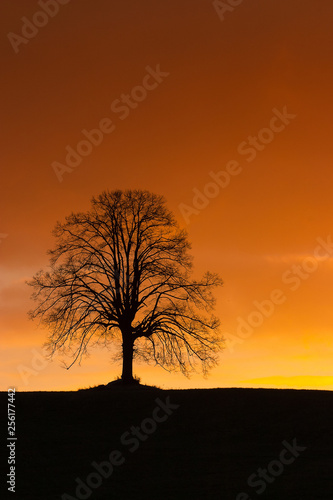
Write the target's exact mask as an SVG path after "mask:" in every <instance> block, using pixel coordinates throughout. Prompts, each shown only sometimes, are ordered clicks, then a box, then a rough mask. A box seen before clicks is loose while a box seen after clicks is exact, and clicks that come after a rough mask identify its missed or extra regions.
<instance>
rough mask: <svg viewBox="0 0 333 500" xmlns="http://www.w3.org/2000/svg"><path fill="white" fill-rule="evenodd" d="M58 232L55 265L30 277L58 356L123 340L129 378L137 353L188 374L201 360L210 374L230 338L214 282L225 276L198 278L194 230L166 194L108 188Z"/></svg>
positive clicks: (38, 312)
mask: <svg viewBox="0 0 333 500" xmlns="http://www.w3.org/2000/svg"><path fill="white" fill-rule="evenodd" d="M53 233H54V236H55V238H56V246H55V248H54V249H53V250H50V251H49V252H48V253H49V254H50V270H49V271H39V272H38V273H37V274H36V275H35V276H34V277H33V278H32V280H30V281H28V284H29V285H30V286H32V287H33V288H34V291H33V295H32V298H33V299H34V300H35V301H36V302H37V305H36V308H35V309H34V310H33V311H30V313H29V314H30V317H31V318H33V319H34V318H39V320H40V322H41V324H42V325H44V326H47V327H48V329H49V330H50V335H49V338H48V341H47V343H46V345H47V346H48V348H49V352H50V356H51V357H52V355H53V354H54V353H55V352H56V351H60V352H64V353H65V354H70V355H71V356H72V358H73V360H72V362H71V363H70V365H69V366H68V368H69V367H70V366H72V365H73V364H74V363H75V362H76V361H77V360H78V361H79V362H80V361H81V359H82V355H83V354H86V353H87V347H88V344H91V343H93V344H100V343H103V344H104V345H107V346H109V345H111V343H112V342H116V341H117V338H118V339H119V340H121V342H122V349H121V354H120V356H121V357H122V361H123V367H122V381H123V382H124V383H131V382H133V380H134V379H133V357H138V358H141V359H143V360H145V361H146V362H155V363H156V364H158V365H160V366H162V367H164V368H165V369H167V370H171V369H180V371H181V372H182V373H183V374H185V375H188V373H189V372H191V371H193V370H195V368H196V365H197V362H199V363H201V368H202V371H203V373H204V374H206V373H207V371H208V370H209V369H210V368H211V367H212V366H213V365H215V364H216V361H217V353H218V351H219V350H220V348H221V341H222V339H221V336H220V334H219V330H218V327H219V320H218V319H217V318H216V317H215V316H214V315H213V313H212V311H213V308H214V303H215V299H214V297H213V295H212V289H213V288H214V287H217V286H221V285H222V280H221V278H220V277H219V276H218V275H216V274H212V273H209V272H207V273H206V274H205V275H204V276H203V278H202V279H200V280H199V281H198V280H193V279H191V277H190V275H191V271H192V257H191V256H190V255H189V253H188V250H189V249H190V244H189V242H188V240H187V234H186V232H185V231H184V230H181V229H180V228H179V227H178V225H177V223H176V221H175V218H174V216H173V215H172V213H171V212H169V211H168V210H167V208H166V206H165V200H164V198H163V197H161V196H158V195H155V194H152V193H150V192H148V191H139V190H135V191H131V190H128V191H124V192H123V191H113V192H108V191H106V192H103V193H102V194H101V195H100V196H98V197H97V198H93V199H92V206H91V210H90V211H88V212H85V213H76V214H74V213H72V214H71V215H69V216H68V217H67V218H66V220H65V222H64V223H60V222H58V223H57V224H56V227H55V229H54V231H53ZM204 310H206V311H207V312H208V314H205V313H203V311H204Z"/></svg>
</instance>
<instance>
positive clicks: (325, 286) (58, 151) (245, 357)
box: [0, 0, 333, 391]
mask: <svg viewBox="0 0 333 500" xmlns="http://www.w3.org/2000/svg"><path fill="white" fill-rule="evenodd" d="M223 3H224V4H227V5H228V1H227V0H225V2H212V1H211V0H177V1H162V0H140V2H138V1H137V0H122V1H121V2H120V1H118V2H115V1H110V0H94V1H89V0H80V1H78V0H62V1H60V0H58V1H57V2H56V0H49V2H48V1H47V0H44V1H43V0H40V2H39V3H38V2H37V1H32V0H28V1H27V0H24V1H23V0H15V1H14V2H13V1H12V0H2V2H1V45H0V47H1V57H2V84H3V88H2V92H1V111H2V132H1V139H2V147H1V157H2V161H1V164H2V167H1V198H0V205H1V214H2V216H1V224H0V270H1V275H0V298H1V304H0V307H1V324H0V339H1V340H0V341H1V349H0V372H1V387H0V389H1V390H7V388H8V387H13V386H14V387H16V388H17V390H20V391H34V390H75V389H77V388H80V387H88V386H93V385H96V384H104V383H108V382H109V381H111V380H113V379H114V378H115V377H116V376H117V375H120V373H121V366H120V365H112V364H111V361H110V359H111V354H112V353H111V352H110V351H108V350H97V349H92V350H91V355H90V357H89V358H86V359H84V360H83V362H82V364H81V366H74V367H73V368H71V369H70V370H68V371H67V370H65V369H64V368H63V367H62V365H61V360H60V359H58V358H55V360H54V361H53V362H52V363H49V362H46V361H45V359H44V358H43V356H42V352H43V350H42V345H43V343H44V341H45V340H46V334H47V332H46V331H45V330H43V329H41V328H38V327H37V324H34V323H32V322H31V321H30V320H29V319H28V316H27V311H28V310H29V309H31V308H32V307H33V303H32V301H31V300H30V294H31V289H29V288H28V287H27V286H26V285H25V281H26V280H27V279H30V278H31V277H32V276H33V275H34V274H35V273H36V272H37V271H38V270H39V269H41V268H45V267H46V266H47V264H48V256H47V254H46V252H47V250H48V249H49V248H51V247H52V246H53V237H52V235H51V230H52V229H53V227H54V225H55V223H56V221H57V220H63V219H64V217H65V216H66V215H68V214H70V213H71V212H72V211H74V212H75V211H81V210H87V209H89V205H90V200H91V197H92V196H94V195H98V194H100V193H101V192H102V191H103V190H104V189H109V190H114V189H133V188H138V189H148V190H150V191H153V192H155V193H158V194H162V195H164V196H165V198H166V199H167V202H168V207H169V208H170V209H171V210H172V211H173V212H174V214H175V216H176V217H177V220H178V221H179V224H180V225H181V226H182V227H184V228H186V230H187V231H188V234H189V239H190V241H191V243H192V254H193V256H194V259H195V260H194V262H195V272H196V273H202V272H204V271H205V270H210V271H213V272H217V273H219V274H220V275H221V276H222V278H223V280H224V286H223V288H222V289H221V290H220V291H219V293H218V295H217V299H218V300H217V306H216V313H217V315H218V316H219V317H220V319H221V322H222V331H223V334H224V336H225V339H226V345H225V349H224V351H223V352H221V356H220V363H219V365H218V366H217V367H216V368H215V369H214V370H213V371H212V372H211V374H210V376H209V377H208V378H207V379H204V378H203V377H202V376H201V375H195V376H193V377H192V378H190V379H186V378H185V377H183V376H182V375H181V374H177V373H172V374H169V373H168V372H165V371H164V370H162V369H160V368H157V367H154V366H145V365H141V364H140V365H138V364H135V366H134V372H135V374H137V375H138V376H140V377H141V382H142V383H145V384H154V385H158V386H160V387H163V388H171V387H172V388H189V387H277V388H281V387H291V388H315V389H325V390H332V389H333V371H332V361H333V307H332V303H333V294H332V282H333V213H332V181H333V172H332V168H333V167H332V157H333V155H332V144H333V138H332V115H333V100H332V79H333V70H332V49H333V31H332V18H333V3H332V2H331V1H330V0H322V1H320V2H313V1H312V0H278V1H277V0H261V1H260V0H251V1H246V0H244V1H243V2H239V5H238V6H235V7H230V5H229V8H228V9H224V7H222V6H221V5H222V4H223ZM231 3H235V2H231ZM41 6H43V7H41ZM43 9H44V10H43ZM224 10H225V12H223V11H224ZM38 12H39V14H38ZM31 23H32V24H31ZM36 24H37V25H38V26H37V28H36V27H35V25H36ZM93 129H101V130H102V132H99V133H98V132H96V130H95V132H93V133H92V134H91V131H92V130H93ZM89 137H90V142H89ZM82 141H85V142H82ZM87 141H88V142H87ZM91 142H94V144H91ZM73 151H74V153H73ZM75 152H76V153H75ZM79 153H81V154H79Z"/></svg>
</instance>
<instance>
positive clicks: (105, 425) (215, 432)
mask: <svg viewBox="0 0 333 500" xmlns="http://www.w3.org/2000/svg"><path fill="white" fill-rule="evenodd" d="M0 398H1V408H2V411H3V410H4V411H6V406H7V403H6V401H7V394H6V393H1V394H0ZM165 405H167V408H166V407H165ZM177 405H179V407H177V408H176V406H177ZM16 422H17V438H18V440H17V445H16V455H17V470H16V489H17V491H16V493H15V494H12V493H8V492H7V496H5V497H2V498H15V499H17V500H51V499H52V500H53V499H54V500H55V499H61V498H63V499H66V498H67V499H75V498H90V499H92V500H93V499H94V500H95V499H98V500H113V499H117V500H118V499H122V500H134V499H135V500H141V499H145V500H150V499H153V500H166V499H168V500H177V499H182V500H187V499H188V500H196V499H200V500H204V499H216V500H222V499H226V500H229V499H232V500H236V499H237V500H248V499H263V500H264V499H269V500H275V499H277V500H284V499H286V500H307V499H308V500H317V499H318V500H332V498H333V430H332V424H333V393H331V392H325V391H293V390H265V389H209V390H169V391H162V390H159V389H147V388H146V390H145V389H144V388H142V387H137V388H133V389H117V388H113V389H104V390H102V389H89V390H84V391H78V392H31V393H17V395H16ZM133 426H134V427H133ZM135 427H136V428H137V429H135ZM138 428H139V429H138ZM137 431H138V432H139V434H137ZM134 433H136V435H135V434H134ZM6 437H7V434H6V429H4V428H3V429H2V435H1V439H2V445H1V446H2V449H4V448H5V447H6V443H5V442H4V439H3V438H6ZM286 443H287V445H288V446H287V448H286ZM293 446H294V452H291V451H288V447H289V448H290V447H293ZM295 446H296V448H295ZM304 448H306V449H304ZM115 450H118V452H116V451H115ZM283 450H285V451H283ZM112 452H113V454H112ZM281 453H282V454H281ZM110 454H111V455H110ZM110 456H111V458H112V460H114V464H113V468H112V466H111V465H110V460H111V458H110ZM281 459H282V461H283V462H284V463H282V462H281ZM101 462H108V463H109V468H108V466H107V465H105V464H104V466H103V467H104V469H103V471H104V474H106V475H109V477H108V478H103V477H102V476H101V472H100V471H101V469H100V470H99V472H97V469H96V467H95V466H94V465H92V463H95V465H97V467H99V464H101ZM287 462H288V463H287ZM3 465H4V471H5V474H7V472H8V471H7V469H8V466H7V465H6V463H4V462H2V467H3ZM260 468H262V469H266V472H267V474H268V479H269V481H268V479H263V478H262V477H259V474H260V471H259V469H260ZM258 471H259V472H258ZM92 473H95V474H93V475H92ZM264 474H265V473H264ZM265 477H267V475H266V476H265ZM3 478H4V474H2V480H3ZM76 478H80V479H81V481H82V482H83V483H85V484H87V478H89V481H90V482H92V483H93V484H99V486H98V487H96V488H95V487H91V488H90V489H91V491H92V493H91V494H90V493H89V490H87V489H85V488H84V487H82V488H83V489H82V488H81V490H80V493H81V495H80V496H77V495H76V492H75V490H76V487H77V485H78V482H77V481H76ZM249 478H250V484H248V480H249ZM2 482H3V481H2ZM80 484H81V485H82V483H80ZM263 490H264V491H263ZM261 491H263V492H262V493H261ZM242 492H243V494H241V493H242ZM65 493H67V496H62V495H64V494H65Z"/></svg>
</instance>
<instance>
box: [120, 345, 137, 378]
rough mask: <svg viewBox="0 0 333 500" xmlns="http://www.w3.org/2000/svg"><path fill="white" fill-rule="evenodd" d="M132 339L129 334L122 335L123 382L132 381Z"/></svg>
mask: <svg viewBox="0 0 333 500" xmlns="http://www.w3.org/2000/svg"><path fill="white" fill-rule="evenodd" d="M133 344H134V342H133V339H132V338H131V335H123V373H122V375H121V379H122V381H123V382H124V383H125V384H131V383H133V382H134V378H133Z"/></svg>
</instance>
